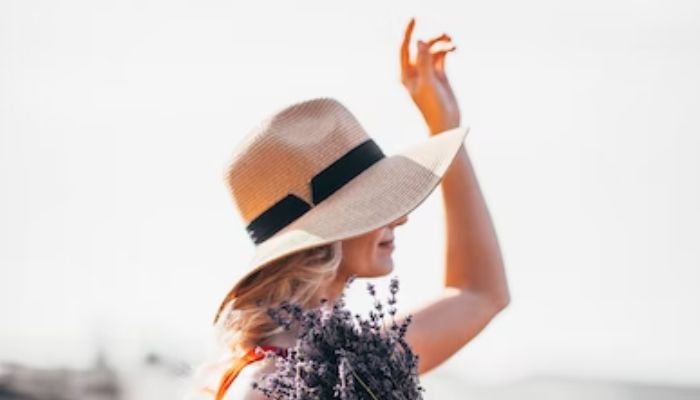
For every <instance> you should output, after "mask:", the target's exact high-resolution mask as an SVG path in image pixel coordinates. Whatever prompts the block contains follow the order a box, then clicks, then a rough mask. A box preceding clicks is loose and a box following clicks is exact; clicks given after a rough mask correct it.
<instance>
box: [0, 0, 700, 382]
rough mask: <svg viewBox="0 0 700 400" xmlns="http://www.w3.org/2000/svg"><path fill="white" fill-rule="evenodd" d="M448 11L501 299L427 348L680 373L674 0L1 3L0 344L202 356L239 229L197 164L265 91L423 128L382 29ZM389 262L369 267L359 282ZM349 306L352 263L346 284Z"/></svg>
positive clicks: (689, 120) (681, 268)
mask: <svg viewBox="0 0 700 400" xmlns="http://www.w3.org/2000/svg"><path fill="white" fill-rule="evenodd" d="M411 16H416V18H417V22H416V27H415V31H414V40H415V39H417V38H422V39H424V40H426V39H428V38H431V37H434V36H437V35H439V34H441V33H442V32H447V33H448V34H450V35H451V36H452V37H453V40H454V43H455V44H456V45H457V51H455V52H452V53H450V54H449V55H448V56H447V61H446V66H447V67H446V68H447V73H448V76H449V78H450V80H451V82H452V85H453V88H454V90H455V92H456V95H457V98H458V100H459V103H460V107H461V111H462V121H463V124H464V125H469V126H470V127H471V132H470V134H469V136H468V137H467V139H466V141H465V143H466V146H467V149H468V153H469V154H470V156H471V159H472V162H473V163H474V166H475V168H476V171H477V174H478V177H479V181H480V184H481V188H482V190H483V192H484V195H485V197H486V200H487V202H488V206H489V209H490V212H491V215H492V218H493V220H494V223H495V226H496V229H497V232H498V236H499V240H500V244H501V248H502V250H503V254H504V258H505V261H506V269H507V275H508V279H509V285H510V288H511V295H512V302H511V304H510V306H509V307H508V308H507V309H506V310H505V311H503V312H502V313H501V314H500V315H498V316H497V317H496V319H494V321H493V322H492V323H491V325H489V326H488V327H487V328H486V329H485V330H484V331H483V332H482V333H481V335H479V336H478V337H477V338H476V339H475V340H473V341H472V342H471V343H470V344H469V345H467V346H466V347H465V348H464V349H463V350H462V351H460V352H459V353H458V354H456V355H455V356H454V357H453V358H451V359H450V360H449V361H448V362H446V363H445V364H443V366H441V367H440V370H441V371H442V372H446V373H450V374H455V375H458V376H460V377H463V379H464V380H468V381H474V382H483V381H500V380H507V379H511V378H515V377H520V376H530V375H532V374H538V373H557V374H567V375H575V376H588V377H599V378H612V379H625V380H634V381H645V382H650V381H653V382H660V383H668V384H698V383H700V345H698V341H697V338H698V337H700V312H699V311H698V305H700V291H698V289H697V288H698V283H700V272H698V267H700V250H698V238H699V237H700V228H698V227H699V226H700V212H699V211H698V204H700V191H699V186H700V161H698V155H699V150H700V139H699V138H698V133H700V129H699V128H700V122H699V121H698V118H697V112H698V109H699V106H700V75H699V74H698V71H700V5H699V3H697V2H695V1H690V0H688V1H672V2H669V1H666V2H662V1H660V0H657V1H588V2H561V1H553V0H552V1H541V0H540V1H530V2H518V1H494V2H461V1H460V2H457V1H453V2H447V1H431V2H430V4H428V2H417V1H410V2H409V1H401V2H399V1H394V2H370V1H352V2H329V1H295V2H283V1H280V2H267V1H256V2H252V1H251V2H245V3H244V2H232V1H189V2H186V1H165V0H160V1H156V0H151V1H118V2H117V1H115V2H106V1H102V2H95V1H87V0H86V1H77V0H72V1H61V2H55V1H2V2H0V318H1V319H0V360H12V361H19V362H22V363H26V364H31V365H40V366H58V365H70V366H85V365H90V364H91V363H92V360H93V358H94V356H95V351H96V349H97V348H98V347H100V346H102V347H106V352H107V354H108V356H109V357H110V359H111V360H113V361H114V362H116V363H119V364H120V365H130V364H133V363H139V362H141V358H142V357H143V353H145V352H146V351H156V352H158V353H162V354H167V355H169V356H171V357H174V358H176V359H181V360H185V361H186V362H188V363H196V362H198V361H200V360H202V359H203V358H204V355H205V353H206V352H207V348H208V347H209V346H210V345H209V343H210V341H211V340H212V339H211V334H212V333H211V331H210V329H211V325H210V322H211V319H212V317H213V314H214V311H215V308H216V307H217V306H218V303H219V301H220V300H221V298H222V296H223V295H224V294H225V293H226V291H227V290H228V289H229V286H230V284H231V283H232V282H233V281H234V280H235V279H236V278H237V277H238V276H239V275H240V274H241V270H240V267H241V266H242V265H244V264H245V263H246V262H247V260H248V258H249V257H250V256H251V255H252V250H253V247H252V243H251V241H250V239H249V238H248V236H247V235H246V233H245V231H244V226H243V223H242V221H241V220H240V219H239V217H238V215H237V212H236V210H235V209H234V208H233V204H232V202H231V200H230V198H229V195H228V193H227V191H226V188H225V186H224V182H223V180H222V172H223V168H224V165H225V162H226V159H227V156H228V155H229V153H230V152H231V150H232V149H233V147H234V146H235V144H236V143H237V141H238V140H239V139H240V138H241V137H242V136H243V135H244V134H245V133H246V132H247V131H248V130H249V129H250V128H251V127H253V126H254V125H255V124H256V123H257V122H258V121H259V120H260V119H262V118H263V117H265V116H266V115H267V114H268V113H269V112H271V111H273V110H275V109H276V108H278V107H282V106H284V105H286V104H288V103H290V102H293V101H298V100H301V99H305V98H310V97H315V96H333V97H336V98H338V99H339V100H341V101H342V102H343V103H344V104H346V105H347V106H348V107H349V108H350V109H351V110H352V111H353V113H354V114H355V115H356V116H357V117H358V118H359V120H360V121H361V122H362V123H363V125H364V126H365V128H366V129H367V130H368V131H369V132H370V134H371V135H372V136H373V137H374V138H375V139H376V140H377V141H378V143H379V144H380V146H381V147H382V148H383V149H384V150H385V152H387V153H392V152H395V151H398V150H400V149H402V148H403V147H406V146H408V145H410V144H413V143H416V142H418V141H421V140H424V139H425V138H427V134H428V131H427V127H426V126H425V123H424V122H423V120H422V118H421V116H420V113H419V111H418V110H417V108H416V107H415V105H414V104H413V103H412V101H411V99H410V97H409V95H408V93H407V92H406V90H405V89H404V88H403V87H402V86H401V84H400V81H399V63H398V61H399V46H400V42H401V39H402V35H403V31H404V27H405V25H406V23H407V22H408V20H409V18H410V17H411ZM440 196H441V193H440V192H439V191H435V192H434V194H433V195H432V196H431V197H430V198H429V199H428V200H427V201H426V202H425V203H423V205H421V206H420V207H419V208H418V209H417V210H415V211H414V212H413V213H412V214H411V216H410V221H409V223H408V224H407V225H404V226H402V227H400V228H398V229H397V230H396V236H397V249H396V251H395V265H396V269H395V271H394V273H392V276H393V275H398V276H399V277H400V279H401V292H400V293H399V304H398V307H399V308H400V309H401V310H403V309H410V308H411V307H415V306H418V305H420V304H421V303H422V302H424V301H426V300H428V299H430V298H432V297H434V296H436V295H437V294H438V293H439V291H440V287H441V286H440V285H441V283H442V278H443V275H442V274H443V245H444V237H443V236H442V235H443V224H444V221H443V214H442V209H441V207H442V203H441V200H440ZM388 278H389V277H385V278H381V279H379V280H377V281H376V282H375V283H376V284H377V285H378V290H379V292H380V294H381V295H382V296H385V295H386V293H387V292H388V290H387V287H388ZM349 300H350V301H351V304H352V305H353V306H354V307H357V309H358V311H362V310H366V309H367V307H368V305H369V302H368V301H366V300H367V299H366V294H365V292H364V282H362V281H358V282H357V283H355V286H354V287H353V288H352V290H351V293H350V298H349Z"/></svg>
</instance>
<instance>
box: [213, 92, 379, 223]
mask: <svg viewBox="0 0 700 400" xmlns="http://www.w3.org/2000/svg"><path fill="white" fill-rule="evenodd" d="M368 139H369V135H368V134H367V132H366V131H365V129H364V128H363V127H362V126H361V124H360V123H359V121H358V120H357V119H356V118H355V117H354V116H353V114H352V113H351V112H350V111H349V110H348V109H347V108H346V107H345V106H344V105H343V104H341V103H340V102H339V101H338V100H336V99H334V98H329V97H321V98H315V99H311V100H305V101H301V102H297V103H294V104H292V105H289V106H287V107H284V108H282V109H280V110H278V111H277V112H275V113H273V114H272V115H270V116H268V117H267V118H265V119H264V120H263V121H262V122H260V123H259V124H258V125H257V126H256V127H255V128H254V129H252V130H251V131H250V132H249V133H248V135H246V137H244V139H243V140H242V141H241V142H240V143H239V145H238V146H237V147H236V149H235V150H234V153H233V155H232V156H231V159H230V161H229V163H228V168H227V170H226V173H225V180H226V183H227V186H228V189H229V191H230V193H231V196H232V197H233V200H234V203H235V205H236V207H237V208H238V212H239V214H240V215H241V217H242V219H243V220H244V221H245V223H246V224H249V223H250V222H251V221H253V220H254V219H255V218H256V217H258V216H259V215H260V214H262V213H263V212H264V211H265V210H267V209H268V208H269V207H270V206H271V205H273V204H275V203H277V202H278V201H280V200H281V199H283V198H284V197H285V196H287V195H288V194H290V193H291V194H294V195H296V196H298V197H299V198H301V199H303V200H304V201H306V202H307V203H309V204H313V201H312V200H313V194H312V192H311V186H310V181H311V179H312V178H313V177H314V176H315V175H316V174H317V173H318V172H320V171H322V170H323V169H324V168H326V167H327V166H329V165H330V164H332V163H333V162H334V161H336V160H337V159H338V158H340V157H342V156H343V155H344V154H346V153H347V152H348V151H349V150H350V149H352V148H354V147H355V146H358V145H359V144H361V143H363V142H365V141H366V140H368Z"/></svg>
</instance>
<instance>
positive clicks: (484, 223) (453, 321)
mask: <svg viewBox="0 0 700 400" xmlns="http://www.w3.org/2000/svg"><path fill="white" fill-rule="evenodd" d="M414 23H415V21H414V20H413V19H412V20H411V21H410V22H409V24H408V27H407V29H406V33H405V36H404V42H403V44H402V47H401V67H402V70H401V72H402V73H401V81H402V83H403V85H404V86H405V87H406V88H407V89H408V90H409V93H410V94H411V97H412V98H413V100H414V102H415V103H416V105H417V106H418V108H419V110H420V111H421V113H422V114H423V117H424V119H425V120H426V123H427V125H428V128H429V131H430V134H431V135H434V134H439V133H440V132H442V131H444V130H447V129H450V128H454V127H457V126H459V124H460V113H459V107H458V105H457V101H456V99H455V96H454V93H453V92H452V89H451V88H450V85H449V83H448V81H447V77H446V75H445V71H444V58H445V55H446V54H447V53H448V52H449V51H452V50H454V49H455V47H452V48H448V49H442V50H437V51H433V50H432V47H433V45H435V44H437V43H438V42H441V41H449V40H450V38H449V36H447V35H445V34H443V35H441V36H440V37H437V38H435V39H432V40H430V41H428V42H426V43H423V42H422V41H418V54H417V57H416V62H415V63H412V62H411V61H410V58H409V54H408V46H409V43H410V36H411V32H412V30H413V25H414ZM441 188H442V194H443V203H444V206H445V228H446V238H447V242H446V247H445V255H446V257H445V273H444V285H445V289H444V292H443V293H442V294H441V295H440V296H438V298H436V299H434V300H432V301H430V302H429V303H428V304H426V305H424V306H423V307H420V308H419V309H417V310H413V311H411V312H410V314H412V322H411V324H410V325H409V328H408V330H407V332H406V340H407V342H408V343H409V344H410V345H411V347H412V349H413V351H414V352H416V353H417V354H418V355H419V356H420V363H419V372H420V373H421V374H424V373H426V372H428V371H429V370H431V369H433V368H435V367H437V366H438V365H440V364H441V363H443V362H444V361H445V360H447V359H448V358H449V357H450V356H452V355H453V354H454V353H456V352H457V351H458V350H460V349H461V348H462V347H463V346H464V345H466V344H467V343H468V342H469V341H470V340H471V339H473V338H474V337H475V336H476V335H477V334H478V333H479V332H481V330H483V328H484V327H485V326H486V325H487V324H488V323H489V322H490V321H491V320H492V319H493V317H494V316H495V315H496V314H498V313H499V312H500V311H501V310H502V309H503V308H505V307H506V305H507V304H508V303H509V301H510V295H509V291H508V285H507V282H506V276H505V271H504V267H503V260H502V256H501V251H500V248H499V245H498V240H497V237H496V233H495V230H494V227H493V224H492V222H491V217H490V215H489V211H488V209H487V207H486V203H485V201H484V197H483V195H482V193H481V189H480V187H479V184H478V181H477V178H476V175H475V173H474V169H473V168H472V165H471V161H470V159H469V156H468V155H467V151H466V148H465V147H464V146H462V147H461V148H460V150H459V152H458V154H457V156H456V158H455V160H454V162H453V163H452V164H451V165H450V167H449V169H448V170H447V172H446V173H445V175H444V177H443V180H442V183H441ZM404 318H405V314H404V315H401V316H399V317H398V320H399V321H400V320H402V319H404Z"/></svg>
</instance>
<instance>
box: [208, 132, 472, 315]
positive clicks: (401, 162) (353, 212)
mask: <svg viewBox="0 0 700 400" xmlns="http://www.w3.org/2000/svg"><path fill="white" fill-rule="evenodd" d="M469 129H470V128H469V127H468V126H464V127H462V126H460V127H457V128H452V129H448V130H445V131H443V132H440V133H437V134H434V135H432V136H430V137H429V138H428V139H427V140H424V141H422V142H420V143H418V144H414V145H412V146H410V147H408V148H406V149H404V150H402V151H399V152H398V153H395V154H393V155H390V156H386V157H384V158H382V159H381V160H379V161H378V162H376V163H375V164H373V165H372V166H370V167H369V168H367V169H366V170H364V171H363V172H362V173H360V174H359V175H357V176H356V177H354V178H353V179H352V180H350V181H349V182H348V183H346V184H345V185H344V186H342V187H341V188H340V189H338V190H337V191H336V192H335V193H333V194H332V195H330V196H329V197H328V198H326V199H325V200H323V201H322V202H321V203H319V204H317V205H315V206H314V207H312V208H311V209H310V210H309V211H308V212H306V213H305V214H304V215H302V216H301V217H299V218H298V219H296V220H295V221H294V222H292V223H291V224H289V225H287V226H286V227H284V228H283V229H281V230H280V231H278V232H277V233H276V234H275V235H273V236H271V237H270V238H269V239H267V240H266V241H264V242H262V243H260V244H258V245H257V246H256V247H255V252H254V254H253V257H252V259H251V260H250V262H249V263H248V266H247V268H245V270H246V271H247V272H246V273H245V275H243V276H242V277H241V278H240V279H238V280H237V281H236V283H235V284H234V285H233V287H232V289H231V290H230V291H229V293H228V294H227V296H226V297H225V298H224V300H223V301H222V303H221V305H220V307H219V311H221V310H222V309H223V307H224V306H225V305H226V303H228V301H230V300H231V299H232V298H233V297H234V296H235V295H236V293H238V290H239V288H240V286H241V285H242V284H243V283H244V282H245V281H246V280H247V278H249V277H250V276H251V275H253V274H255V273H256V272H258V271H260V270H261V269H263V268H265V266H267V265H268V264H269V263H271V262H273V261H276V260H278V259H280V258H282V257H284V256H287V255H289V254H292V253H294V252H297V251H300V250H304V249H308V248H312V247H316V246H320V245H323V244H327V243H331V242H334V241H337V240H343V239H348V238H351V237H354V236H358V235H361V234H364V233H367V232H370V231H372V230H374V229H377V228H380V227H382V226H385V225H387V224H389V223H391V222H393V221H395V220H396V219H398V218H400V217H402V216H404V215H406V214H408V213H410V212H411V211H412V210H414V209H415V208H416V207H418V206H419V205H420V204H421V203H423V201H425V199H426V198H427V197H428V196H429V195H430V194H431V193H432V192H433V190H435V188H436V187H437V185H438V184H439V183H440V182H441V180H442V177H443V175H444V174H445V172H446V171H447V169H448V167H449V166H450V164H451V163H452V161H453V160H454V158H455V156H456V155H457V152H458V150H459V149H460V147H461V145H462V143H464V139H465V137H466V136H467V133H469ZM217 318H218V313H217ZM215 320H216V318H215Z"/></svg>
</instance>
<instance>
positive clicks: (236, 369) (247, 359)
mask: <svg viewBox="0 0 700 400" xmlns="http://www.w3.org/2000/svg"><path fill="white" fill-rule="evenodd" d="M257 347H260V348H262V350H263V351H262V352H260V354H256V352H255V349H256V347H254V348H252V349H250V350H248V352H246V354H245V355H244V356H243V357H241V358H239V359H238V360H237V361H236V362H235V363H234V364H233V366H232V367H231V368H229V369H228V370H226V372H224V375H223V376H222V377H221V382H220V383H219V390H218V391H217V392H216V397H215V399H216V400H223V398H224V395H225V394H226V391H227V390H228V388H229V387H230V386H231V384H232V383H233V380H234V379H236V377H237V376H238V374H239V373H240V372H241V370H242V369H243V367H245V366H246V365H248V364H250V363H252V362H255V361H258V360H262V359H263V358H265V353H264V351H270V350H272V351H275V352H277V354H279V355H284V354H285V352H286V349H284V348H281V347H277V346H257Z"/></svg>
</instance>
